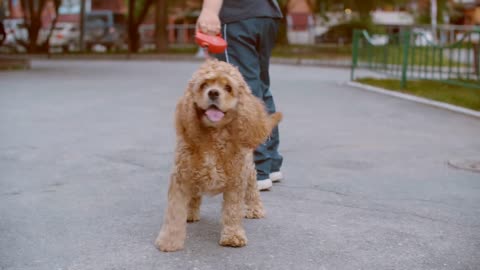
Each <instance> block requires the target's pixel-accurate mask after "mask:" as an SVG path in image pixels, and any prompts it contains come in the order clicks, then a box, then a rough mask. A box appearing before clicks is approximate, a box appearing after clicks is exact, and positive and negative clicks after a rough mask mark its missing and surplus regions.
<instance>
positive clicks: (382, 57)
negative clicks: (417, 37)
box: [358, 45, 466, 68]
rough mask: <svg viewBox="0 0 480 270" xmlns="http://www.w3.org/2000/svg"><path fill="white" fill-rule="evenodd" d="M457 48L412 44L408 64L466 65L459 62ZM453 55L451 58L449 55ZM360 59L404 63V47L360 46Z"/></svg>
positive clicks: (394, 63)
mask: <svg viewBox="0 0 480 270" xmlns="http://www.w3.org/2000/svg"><path fill="white" fill-rule="evenodd" d="M454 50H455V49H439V48H432V47H417V46H411V47H410V49H409V51H408V64H409V65H414V66H434V67H438V66H443V67H448V66H449V65H451V66H453V68H455V67H464V66H466V64H464V63H458V61H455V60H454V59H455V57H457V58H458V54H457V53H452V52H454ZM450 54H451V57H453V59H449V57H448V56H450ZM358 58H359V60H361V61H369V60H370V61H372V62H373V63H387V64H390V65H401V64H402V63H403V47H401V46H398V45H387V46H378V47H373V46H368V47H364V48H359V55H358Z"/></svg>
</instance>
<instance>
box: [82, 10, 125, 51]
mask: <svg viewBox="0 0 480 270" xmlns="http://www.w3.org/2000/svg"><path fill="white" fill-rule="evenodd" d="M126 29H127V27H126V16H125V14H121V13H114V12H113V11H92V12H90V13H87V14H86V16H85V39H84V40H85V46H86V48H87V50H91V49H92V48H93V47H94V46H95V45H102V46H104V47H105V48H106V49H107V50H109V51H110V50H112V49H114V50H118V49H120V48H123V47H124V46H125V45H126V44H127V32H126Z"/></svg>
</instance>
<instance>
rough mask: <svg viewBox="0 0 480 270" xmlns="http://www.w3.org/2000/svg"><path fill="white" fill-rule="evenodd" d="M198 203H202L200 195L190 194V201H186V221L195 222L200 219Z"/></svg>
mask: <svg viewBox="0 0 480 270" xmlns="http://www.w3.org/2000/svg"><path fill="white" fill-rule="evenodd" d="M200 204H202V196H200V195H191V196H190V201H189V203H188V215H187V222H197V221H199V220H200Z"/></svg>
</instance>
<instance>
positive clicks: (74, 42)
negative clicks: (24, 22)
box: [49, 22, 80, 52]
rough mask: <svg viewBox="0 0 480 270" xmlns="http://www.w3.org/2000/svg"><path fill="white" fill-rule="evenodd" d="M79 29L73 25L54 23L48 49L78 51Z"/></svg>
mask: <svg viewBox="0 0 480 270" xmlns="http://www.w3.org/2000/svg"><path fill="white" fill-rule="evenodd" d="M79 39H80V29H79V28H78V25H77V24H75V23H66V22H65V23H56V24H55V28H53V31H52V35H51V36H50V40H49V43H50V44H49V45H50V48H52V49H56V48H61V49H62V51H63V52H73V51H77V50H78V49H79Z"/></svg>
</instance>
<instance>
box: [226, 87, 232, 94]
mask: <svg viewBox="0 0 480 270" xmlns="http://www.w3.org/2000/svg"><path fill="white" fill-rule="evenodd" d="M225 91H227V92H229V93H231V92H232V87H231V86H230V85H225Z"/></svg>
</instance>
